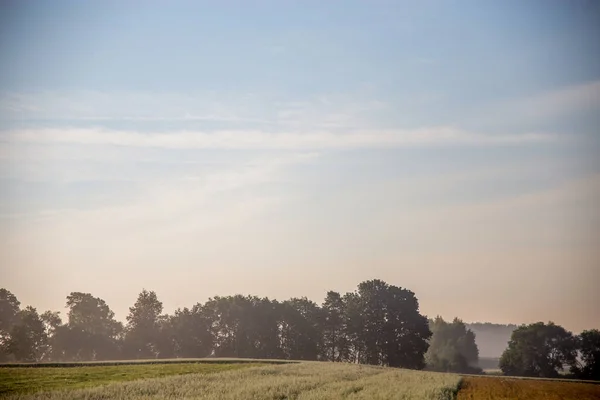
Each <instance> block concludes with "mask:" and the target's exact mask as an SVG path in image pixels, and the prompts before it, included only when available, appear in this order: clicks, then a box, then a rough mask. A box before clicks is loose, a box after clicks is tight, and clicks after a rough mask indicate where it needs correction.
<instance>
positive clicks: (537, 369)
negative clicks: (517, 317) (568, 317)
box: [500, 322, 600, 380]
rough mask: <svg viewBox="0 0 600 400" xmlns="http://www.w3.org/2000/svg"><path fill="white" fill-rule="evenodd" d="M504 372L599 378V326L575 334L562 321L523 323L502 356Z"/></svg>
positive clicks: (531, 375) (501, 364) (517, 374)
mask: <svg viewBox="0 0 600 400" xmlns="http://www.w3.org/2000/svg"><path fill="white" fill-rule="evenodd" d="M500 369H501V370H502V372H503V373H504V375H514V376H530V377H543V378H558V377H560V376H563V377H573V378H579V379H593V380H600V330H598V329H590V330H586V331H583V332H582V333H581V334H580V335H574V334H573V333H571V332H569V331H567V330H566V329H565V328H563V327H562V326H560V325H556V324H554V323H552V322H549V323H548V324H545V323H543V322H537V323H535V324H529V325H521V326H520V327H518V328H517V329H515V330H514V331H513V333H512V335H511V338H510V341H509V342H508V347H507V349H506V350H505V351H504V353H503V354H502V357H500Z"/></svg>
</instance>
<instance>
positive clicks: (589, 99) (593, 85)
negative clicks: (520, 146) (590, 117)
mask: <svg viewBox="0 0 600 400" xmlns="http://www.w3.org/2000/svg"><path fill="white" fill-rule="evenodd" d="M517 107H519V108H521V109H522V110H523V112H524V113H526V114H528V115H531V116H535V117H549V116H553V117H556V116H560V115H565V114H571V113H575V112H580V111H589V110H598V109H600V80H598V81H593V82H586V83H584V84H579V85H572V86H567V87H564V88H561V89H559V90H555V91H550V92H546V93H543V94H540V95H537V96H534V97H531V98H528V99H525V100H523V101H521V102H518V104H517Z"/></svg>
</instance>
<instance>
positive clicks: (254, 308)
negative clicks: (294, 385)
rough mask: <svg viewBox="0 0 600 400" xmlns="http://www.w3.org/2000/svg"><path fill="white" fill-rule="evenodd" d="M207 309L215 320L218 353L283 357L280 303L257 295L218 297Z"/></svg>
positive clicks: (225, 355) (253, 356)
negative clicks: (279, 333) (280, 347)
mask: <svg viewBox="0 0 600 400" xmlns="http://www.w3.org/2000/svg"><path fill="white" fill-rule="evenodd" d="M203 309H204V313H205V315H206V318H208V319H209V320H210V321H211V325H212V333H213V335H214V354H215V356H217V357H251V358H280V357H281V352H280V349H279V346H278V336H277V334H278V317H279V315H278V312H279V305H278V303H277V302H274V301H273V302H272V301H270V300H269V299H267V298H263V299H261V298H258V297H256V296H242V295H236V296H227V297H219V296H217V297H215V298H213V299H209V300H208V301H207V302H206V304H205V305H204V308H203Z"/></svg>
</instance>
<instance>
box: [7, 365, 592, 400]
mask: <svg viewBox="0 0 600 400" xmlns="http://www.w3.org/2000/svg"><path fill="white" fill-rule="evenodd" d="M0 398H4V399H31V400H33V399H39V400H41V399H48V400H52V399H67V400H69V399H70V400H75V399H81V400H83V399H86V400H100V399H113V398H119V399H134V400H135V399H138V400H141V399H165V398H171V399H175V398H188V399H265V400H284V399H299V400H301V399H344V398H348V399H382V400H383V399H405V400H410V399H415V400H417V399H431V400H451V399H458V400H471V399H489V400H500V399H502V400H507V399H534V398H547V399H562V400H570V399H590V400H591V399H597V398H600V385H592V384H586V383H577V382H564V381H541V380H533V379H512V378H501V377H478V376H464V377H461V376H459V375H456V374H444V373H436V372H423V371H411V370H402V369H395V368H384V367H374V366H366V365H355V364H342V363H325V362H294V363H289V362H285V363H281V362H273V361H270V360H233V359H224V360H218V359H215V360H179V361H167V362H164V361H161V362H147V363H139V362H136V363H133V362H113V363H83V364H77V363H70V364H54V365H53V366H51V367H49V366H40V365H36V366H34V367H31V366H10V367H6V366H4V367H2V368H0Z"/></svg>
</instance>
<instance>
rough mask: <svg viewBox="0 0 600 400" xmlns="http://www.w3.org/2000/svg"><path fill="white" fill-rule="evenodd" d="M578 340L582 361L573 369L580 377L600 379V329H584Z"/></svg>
mask: <svg viewBox="0 0 600 400" xmlns="http://www.w3.org/2000/svg"><path fill="white" fill-rule="evenodd" d="M577 341H578V347H579V358H580V360H581V361H580V362H579V363H577V365H576V366H574V367H573V368H572V370H571V371H572V372H573V374H574V375H575V376H576V377H578V378H579V379H593V380H600V330H598V329H591V330H587V331H583V332H581V335H579V337H578V338H577Z"/></svg>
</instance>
